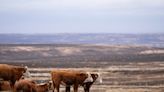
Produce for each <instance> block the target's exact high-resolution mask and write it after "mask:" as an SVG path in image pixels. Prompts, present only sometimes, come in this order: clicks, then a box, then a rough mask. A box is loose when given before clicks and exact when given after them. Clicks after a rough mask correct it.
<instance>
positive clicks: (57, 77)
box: [51, 70, 93, 92]
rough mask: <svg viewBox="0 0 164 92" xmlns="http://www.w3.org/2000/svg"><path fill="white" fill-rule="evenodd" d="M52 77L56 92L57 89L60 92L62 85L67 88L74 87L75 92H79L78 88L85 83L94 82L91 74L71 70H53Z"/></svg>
mask: <svg viewBox="0 0 164 92" xmlns="http://www.w3.org/2000/svg"><path fill="white" fill-rule="evenodd" d="M51 77H52V81H53V86H54V91H55V88H56V90H57V92H59V88H60V84H64V85H66V86H68V87H69V86H71V85H73V88H74V92H77V91H78V86H80V85H82V84H83V83H85V82H92V81H93V79H92V77H91V75H90V74H89V73H85V72H79V71H71V70H53V71H51Z"/></svg>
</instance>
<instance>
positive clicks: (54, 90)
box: [52, 81, 56, 92]
mask: <svg viewBox="0 0 164 92" xmlns="http://www.w3.org/2000/svg"><path fill="white" fill-rule="evenodd" d="M52 84H53V92H55V87H56V85H55V82H54V81H52Z"/></svg>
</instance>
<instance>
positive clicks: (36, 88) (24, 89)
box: [14, 79, 50, 92]
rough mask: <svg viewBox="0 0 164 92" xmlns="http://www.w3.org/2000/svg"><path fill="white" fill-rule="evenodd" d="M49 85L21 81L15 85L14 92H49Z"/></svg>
mask: <svg viewBox="0 0 164 92" xmlns="http://www.w3.org/2000/svg"><path fill="white" fill-rule="evenodd" d="M49 86H50V84H49V83H42V84H37V83H36V82H34V81H31V80H25V79H22V80H19V81H17V82H16V83H15V85H14V92H48V91H49V88H50V87H49Z"/></svg>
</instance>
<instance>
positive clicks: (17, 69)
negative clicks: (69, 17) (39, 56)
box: [0, 64, 28, 88]
mask: <svg viewBox="0 0 164 92" xmlns="http://www.w3.org/2000/svg"><path fill="white" fill-rule="evenodd" d="M23 75H24V76H28V73H27V67H21V66H13V65H8V64H0V79H2V80H4V81H9V82H10V86H11V87H12V88H13V87H14V84H15V82H16V81H17V80H19V79H20V78H21V77H22V76H23Z"/></svg>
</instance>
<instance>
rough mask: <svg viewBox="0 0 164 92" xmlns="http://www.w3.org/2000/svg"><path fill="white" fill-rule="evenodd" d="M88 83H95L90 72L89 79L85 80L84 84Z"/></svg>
mask: <svg viewBox="0 0 164 92" xmlns="http://www.w3.org/2000/svg"><path fill="white" fill-rule="evenodd" d="M86 82H93V78H92V76H91V73H89V72H87V78H86V79H85V80H84V83H86Z"/></svg>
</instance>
